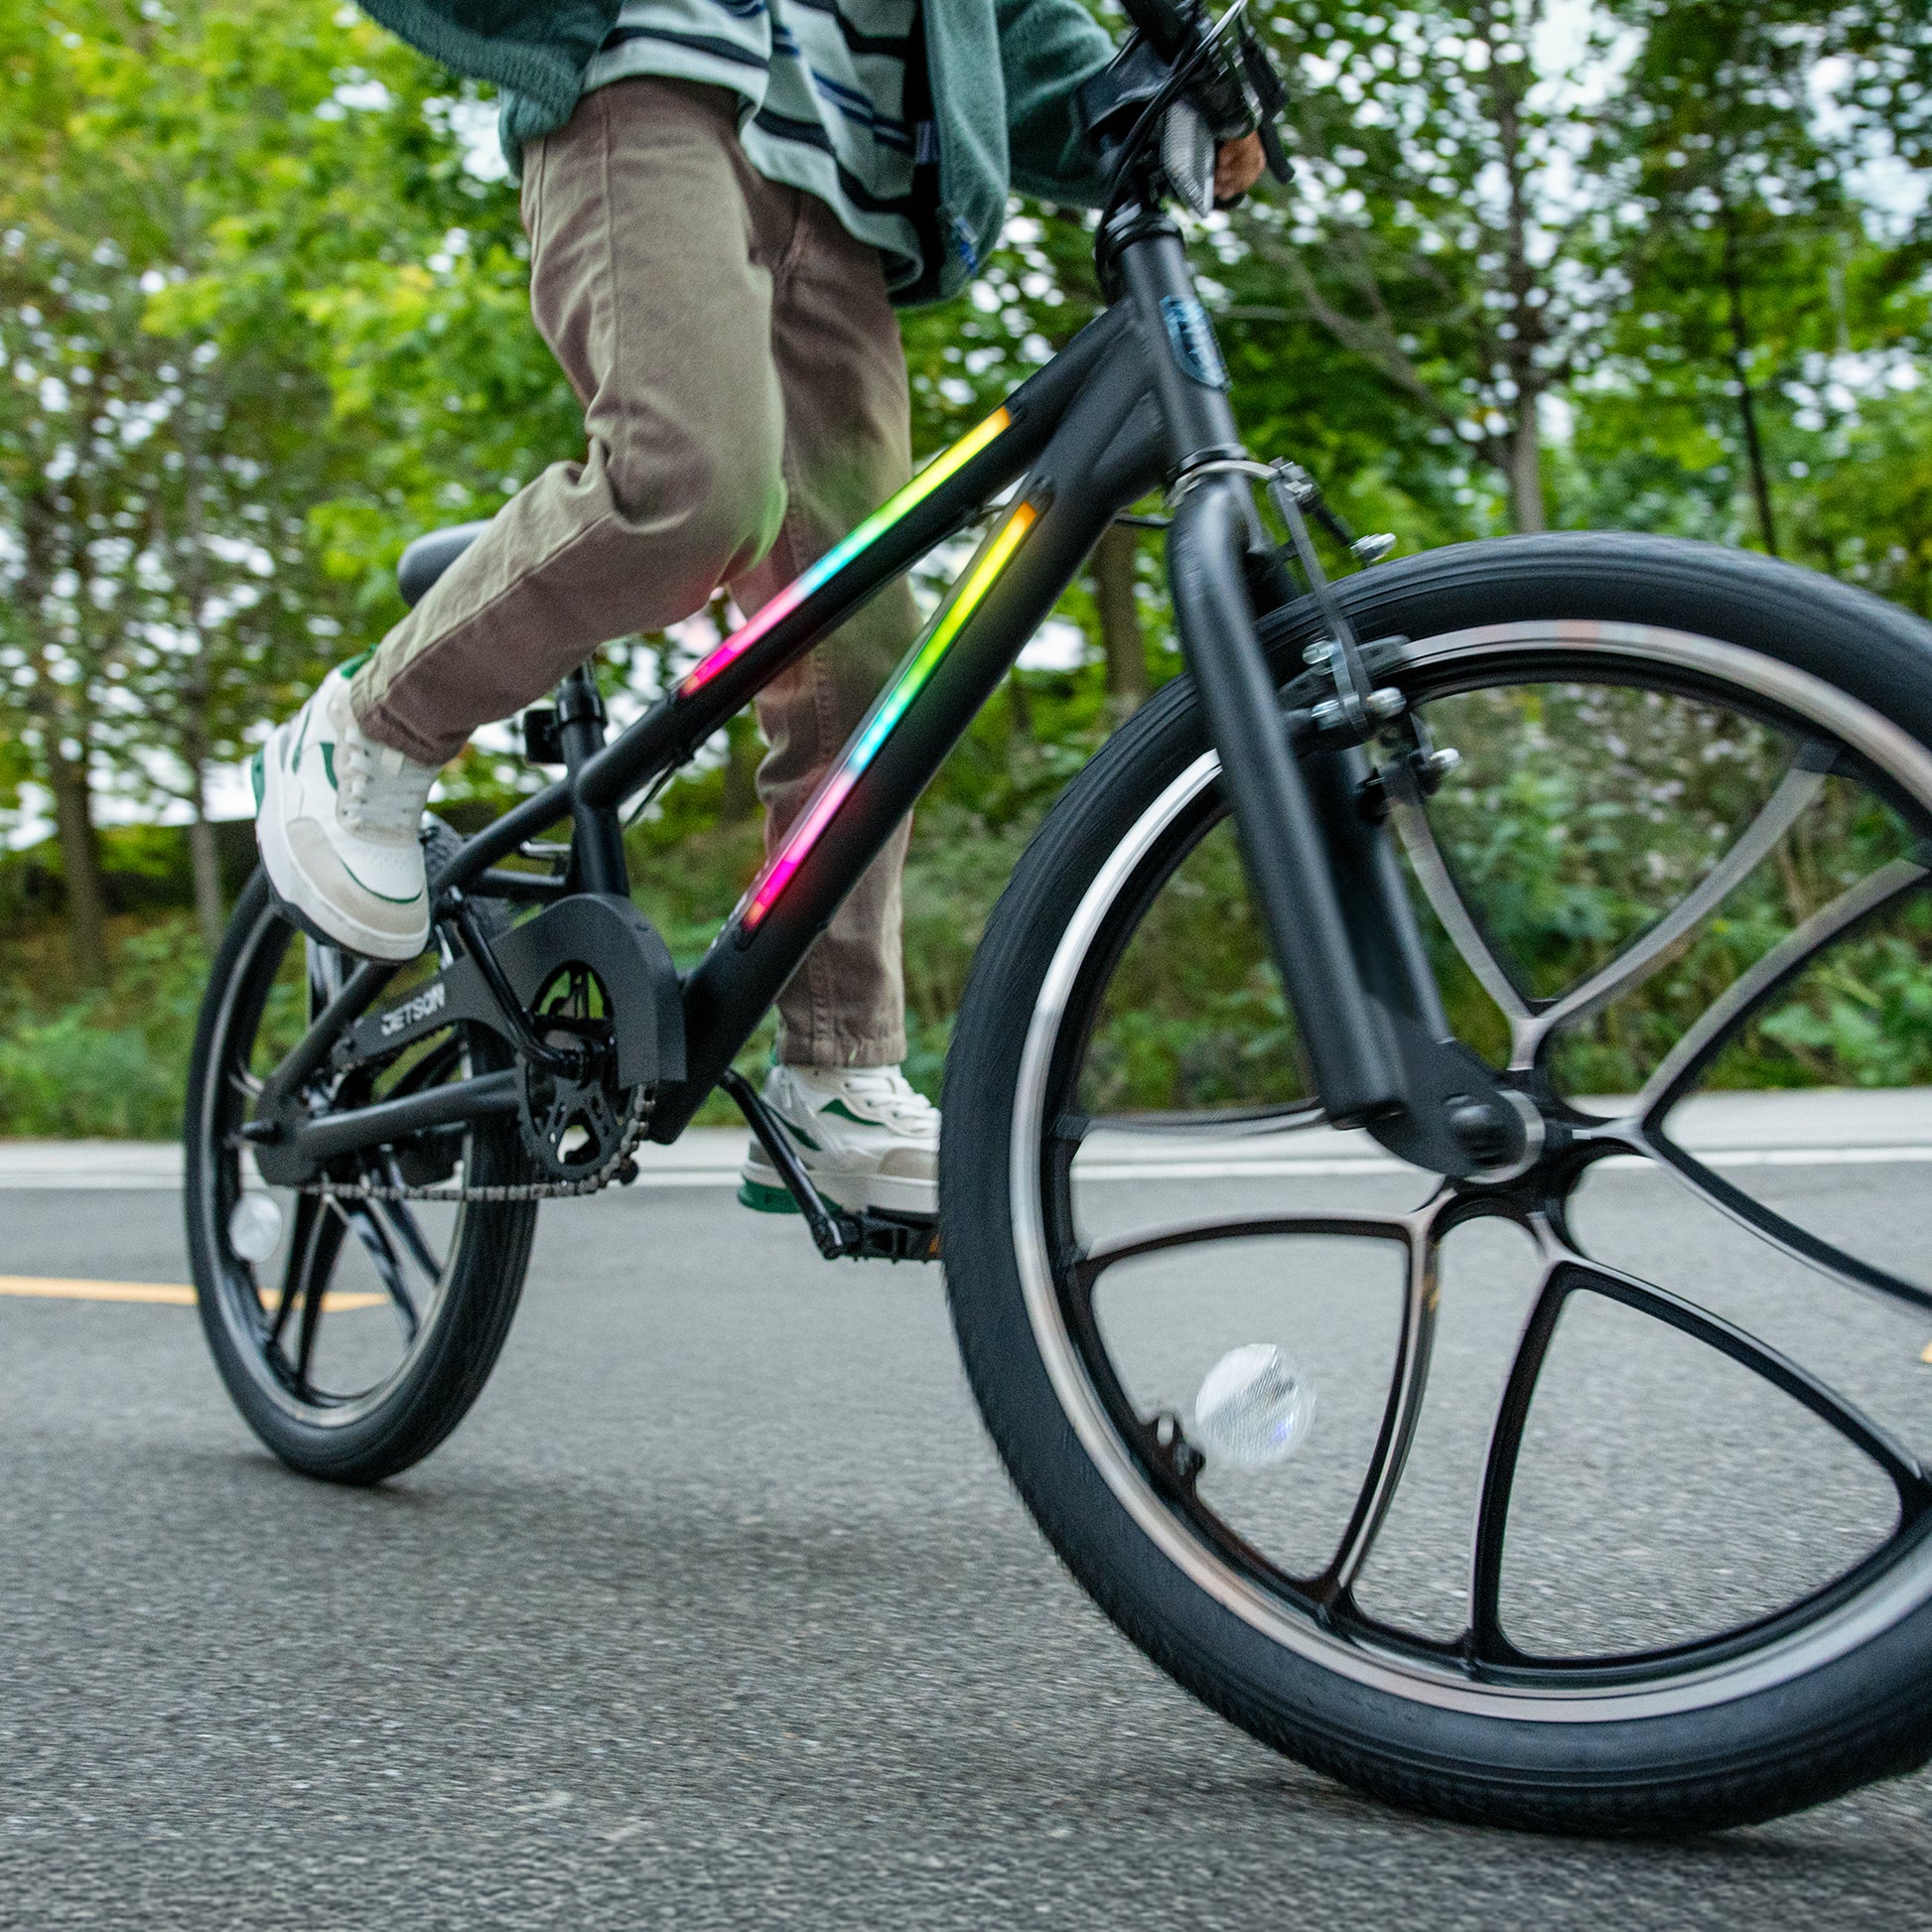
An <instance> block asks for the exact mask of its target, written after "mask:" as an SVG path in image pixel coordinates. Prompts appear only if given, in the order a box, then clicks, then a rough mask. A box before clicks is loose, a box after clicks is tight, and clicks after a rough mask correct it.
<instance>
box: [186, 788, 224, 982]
mask: <svg viewBox="0 0 1932 1932" xmlns="http://www.w3.org/2000/svg"><path fill="white" fill-rule="evenodd" d="M195 791H196V797H195V816H194V819H193V820H192V821H191V823H190V825H189V827H188V864H189V869H190V871H192V872H193V874H194V876H195V923H196V925H197V926H198V927H199V928H200V930H201V934H202V946H203V949H204V950H205V951H206V952H207V956H208V957H209V958H210V959H212V958H213V957H214V955H215V953H216V952H217V951H218V950H219V949H220V945H221V928H222V927H223V926H224V925H225V924H226V923H227V910H226V908H225V906H224V905H223V904H222V901H221V862H220V859H219V858H218V857H217V855H216V853H215V850H214V827H213V826H212V825H210V824H209V823H208V822H207V812H206V811H205V810H204V809H203V802H202V796H201V780H200V774H199V773H198V774H197V779H196V786H195Z"/></svg>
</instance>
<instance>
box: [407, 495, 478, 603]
mask: <svg viewBox="0 0 1932 1932" xmlns="http://www.w3.org/2000/svg"><path fill="white" fill-rule="evenodd" d="M488 528H489V519H488V518H487V517H484V518H483V521H482V522H480V523H452V524H451V525H450V527H449V528H448V529H447V530H432V531H431V532H430V533H429V535H428V536H425V537H418V538H417V539H416V541H415V542H414V543H412V544H411V545H410V546H409V548H408V549H407V550H405V551H404V552H403V553H402V555H401V557H399V558H398V559H397V561H396V589H397V590H399V591H400V592H401V593H402V601H403V602H404V603H405V604H412V605H413V604H420V603H421V602H422V600H423V598H424V596H425V595H426V594H427V593H428V591H429V587H430V586H431V585H432V584H433V583H435V582H436V580H437V579H438V578H439V577H441V576H442V575H443V573H444V572H445V571H446V570H448V569H449V567H450V566H451V565H452V564H453V563H455V562H456V560H457V559H458V558H459V557H460V556H462V555H463V553H464V552H465V551H466V550H468V549H469V548H470V546H471V545H472V544H473V543H475V542H476V540H477V539H478V538H479V537H480V536H482V535H483V532H484V531H485V530H486V529H488Z"/></svg>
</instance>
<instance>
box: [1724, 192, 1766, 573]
mask: <svg viewBox="0 0 1932 1932" xmlns="http://www.w3.org/2000/svg"><path fill="white" fill-rule="evenodd" d="M1724 276H1725V302H1726V304H1727V305H1728V307H1729V310H1730V374H1731V380H1732V381H1734V382H1735V383H1736V384H1737V418H1738V422H1739V425H1740V426H1741V428H1742V430H1743V432H1744V461H1745V463H1746V464H1747V465H1748V467H1749V469H1750V478H1751V500H1752V502H1754V503H1755V504H1756V505H1757V534H1758V537H1759V540H1760V541H1761V542H1762V543H1763V545H1764V554H1765V555H1766V556H1767V557H1775V556H1776V555H1777V554H1778V528H1777V522H1776V520H1775V518H1774V517H1773V516H1772V513H1771V478H1770V475H1769V473H1768V472H1767V471H1766V470H1765V468H1764V445H1763V443H1762V442H1761V441H1760V440H1759V437H1758V434H1757V397H1756V395H1755V394H1754V393H1753V391H1752V389H1751V378H1750V352H1751V332H1750V324H1749V321H1748V320H1747V318H1746V317H1745V314H1744V285H1743V279H1742V277H1741V276H1740V274H1739V272H1738V268H1737V234H1736V230H1735V229H1734V228H1733V227H1732V226H1731V224H1730V222H1729V221H1728V220H1726V221H1725V253H1724Z"/></svg>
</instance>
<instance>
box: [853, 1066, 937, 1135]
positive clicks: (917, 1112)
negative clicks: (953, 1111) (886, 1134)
mask: <svg viewBox="0 0 1932 1932" xmlns="http://www.w3.org/2000/svg"><path fill="white" fill-rule="evenodd" d="M838 1083H839V1087H840V1089H841V1091H842V1092H844V1093H846V1094H848V1095H849V1096H850V1097H851V1098H853V1099H854V1100H863V1101H865V1102H866V1103H867V1104H868V1105H869V1106H872V1107H876V1108H877V1109H878V1110H879V1112H880V1113H881V1114H882V1115H884V1116H885V1117H886V1119H887V1121H888V1123H889V1124H890V1125H891V1126H893V1127H895V1128H911V1129H914V1130H916V1129H919V1128H923V1127H928V1126H930V1125H931V1123H932V1122H933V1121H934V1120H935V1119H936V1118H937V1117H938V1113H939V1110H938V1108H937V1107H935V1106H934V1105H933V1104H932V1102H931V1101H929V1100H928V1099H927V1098H926V1097H925V1095H924V1094H922V1093H921V1092H920V1091H919V1090H918V1088H917V1087H915V1086H913V1085H912V1083H911V1082H910V1081H909V1080H907V1079H906V1077H905V1075H904V1074H903V1073H901V1072H900V1071H899V1070H898V1068H897V1067H896V1066H853V1067H845V1068H843V1069H841V1071H840V1073H839V1075H838ZM828 1084H829V1083H828Z"/></svg>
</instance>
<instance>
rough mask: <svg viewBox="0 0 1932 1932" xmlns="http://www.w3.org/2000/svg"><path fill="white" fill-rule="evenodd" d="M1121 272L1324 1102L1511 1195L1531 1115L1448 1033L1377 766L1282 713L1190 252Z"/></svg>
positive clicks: (1231, 779)
mask: <svg viewBox="0 0 1932 1932" xmlns="http://www.w3.org/2000/svg"><path fill="white" fill-rule="evenodd" d="M1118 259H1119V261H1120V264H1121V268H1122V272H1123V278H1124V280H1125V282H1126V284H1127V287H1128V290H1129V292H1130V294H1131V296H1132V298H1133V300H1134V304H1135V307H1136V310H1137V312H1138V314H1139V316H1140V319H1141V328H1142V334H1143V339H1144V340H1145V341H1146V342H1147V343H1148V344H1149V345H1150V348H1151V351H1152V352H1151V353H1150V355H1149V362H1150V364H1151V367H1152V373H1153V378H1154V386H1155V389H1156V391H1157V394H1158V396H1159V399H1160V402H1161V405H1162V413H1163V415H1164V417H1165V418H1166V422H1167V427H1168V434H1169V443H1170V452H1171V460H1172V464H1173V474H1176V475H1177V476H1178V478H1179V480H1180V481H1181V483H1184V484H1185V485H1186V486H1185V487H1184V488H1182V489H1181V492H1180V500H1179V503H1178V506H1177V508H1176V510H1175V512H1174V517H1173V528H1172V530H1171V531H1170V533H1169V551H1168V554H1169V570H1170V573H1171V576H1172V580H1173V598H1174V614H1175V617H1176V619H1177V620H1178V625H1179V630H1180V639H1181V648H1182V651H1183V654H1184V655H1185V658H1186V661H1187V668H1188V670H1189V671H1190V672H1191V673H1192V676H1193V679H1194V683H1195V687H1196V689H1197V690H1198V691H1199V693H1200V698H1201V706H1202V709H1203V711H1204V713H1205V714H1206V721H1207V730H1208V736H1209V739H1210V740H1211V742H1212V743H1213V746H1214V748H1215V750H1216V751H1217V752H1218V753H1219V754H1220V759H1221V782H1222V784H1223V786H1224V787H1225V789H1226V793H1227V798H1228V803H1229V804H1230V806H1231V807H1232V808H1233V812H1234V820H1235V828H1236V832H1237V835H1238V837H1239V841H1240V846H1241V852H1242V857H1243V860H1244V863H1245V865H1246V868H1247V873H1248V878H1249V881H1250V885H1251V887H1252V889H1253V892H1254V895H1255V898H1256V902H1257V903H1258V905H1259V907H1260V909H1261V915H1262V922H1263V925H1264V927H1265V929H1266V931H1267V934H1268V939H1269V945H1270V949H1271V951H1272V953H1273V955H1274V958H1275V962H1276V964H1277V966H1278V968H1279V969H1280V972H1281V975H1282V980H1283V984H1284V987H1285V990H1286V991H1287V993H1288V995H1289V998H1290V1001H1291V1003H1292V1005H1293V1007H1294V1010H1295V1015H1296V1019H1297V1022H1298V1023H1299V1027H1300V1031H1301V1035H1302V1038H1303V1041H1304V1044H1305V1046H1306V1050H1307V1052H1308V1056H1309V1061H1310V1066H1311V1073H1312V1075H1313V1079H1314V1083H1315V1088H1316V1091H1317V1093H1318V1094H1319V1096H1320V1099H1321V1102H1322V1105H1323V1107H1324V1109H1325V1110H1326V1112H1327V1114H1328V1116H1329V1118H1330V1119H1331V1120H1333V1121H1334V1122H1335V1124H1336V1125H1337V1126H1343V1127H1365V1128H1366V1129H1367V1130H1368V1131H1369V1132H1370V1133H1371V1134H1373V1135H1374V1136H1375V1138H1376V1139H1377V1140H1378V1141H1380V1142H1381V1143H1382V1144H1383V1145H1384V1146H1385V1147H1387V1148H1388V1149H1389V1150H1390V1152H1392V1153H1394V1154H1397V1155H1399V1156H1400V1157H1401V1158H1402V1159H1404V1160H1407V1161H1412V1162H1414V1163H1416V1164H1417V1165H1418V1166H1420V1167H1425V1168H1429V1169H1431V1170H1433V1171H1434V1172H1436V1173H1444V1174H1450V1175H1455V1176H1470V1175H1480V1176H1485V1177H1491V1178H1501V1177H1503V1176H1504V1175H1506V1174H1508V1173H1514V1172H1517V1171H1519V1170H1520V1168H1521V1167H1522V1166H1523V1165H1524V1164H1526V1163H1527V1161H1528V1160H1529V1159H1530V1158H1532V1157H1533V1154H1534V1151H1535V1150H1534V1149H1533V1148H1532V1146H1531V1145H1530V1143H1531V1139H1532V1136H1533V1134H1534V1131H1535V1125H1534V1123H1535V1115H1534V1110H1533V1109H1531V1108H1527V1107H1524V1106H1521V1105H1519V1103H1518V1102H1517V1101H1516V1100H1515V1099H1514V1098H1513V1097H1512V1095H1511V1094H1510V1093H1509V1092H1508V1090H1506V1089H1505V1088H1504V1087H1503V1086H1502V1085H1501V1084H1500V1082H1499V1081H1498V1080H1497V1078H1496V1076H1495V1074H1494V1073H1493V1072H1492V1071H1491V1070H1490V1069H1489V1068H1488V1067H1487V1066H1486V1065H1485V1064H1484V1063H1483V1061H1482V1060H1481V1059H1480V1058H1479V1057H1478V1056H1477V1055H1476V1054H1474V1053H1472V1052H1470V1051H1469V1049H1468V1048H1467V1047H1465V1046H1463V1045H1462V1044H1461V1042H1460V1041H1458V1040H1456V1039H1455V1038H1454V1037H1453V1035H1451V1033H1450V1030H1449V1020H1448V1017H1447V1015H1446V1014H1445V1013H1444V1010H1443V1003H1442V998H1441V995H1440V993H1439V992H1438V989H1437V986H1436V981H1435V976H1434V974H1433V973H1432V971H1431V970H1430V965H1429V957H1428V952H1427V949H1426V947H1425V946H1424V943H1423V938H1422V933H1421V930H1420V928H1419V927H1418V924H1417V921H1416V915H1415V909H1414V907H1413V905H1412V904H1411V902H1410V898H1409V895H1408V892H1407V890H1406V888H1405V886H1404V883H1403V879H1402V873H1401V869H1400V867H1399V865H1398V864H1397V861H1396V857H1395V853H1394V850H1393V848H1392V847H1391V845H1390V843H1389V836H1388V833H1387V831H1386V830H1385V828H1384V826H1383V824H1382V823H1381V820H1380V816H1379V815H1378V814H1374V813H1371V812H1370V811H1368V810H1366V809H1365V804H1366V795H1365V790H1364V787H1365V784H1366V782H1367V780H1368V778H1369V765H1368V760H1367V759H1366V758H1365V757H1364V756H1363V754H1362V752H1361V751H1360V750H1359V749H1355V748H1353V747H1349V746H1346V745H1342V746H1339V747H1337V746H1334V745H1332V744H1330V743H1328V742H1324V734H1323V732H1322V731H1321V730H1320V729H1318V728H1317V726H1316V725H1315V724H1314V722H1313V720H1312V718H1311V714H1309V713H1307V712H1302V713H1295V712H1285V711H1284V709H1283V706H1282V702H1281V698H1280V694H1279V692H1278V691H1277V688H1276V680H1275V677H1274V674H1273V672H1272V671H1271V669H1270V666H1269V663H1268V659H1267V655H1266V653H1265V652H1264V651H1263V649H1262V646H1261V641H1260V638H1259V637H1258V636H1257V635H1256V631H1255V624H1254V617H1253V612H1252V607H1251V603H1250V589H1249V584H1250V574H1251V563H1252V561H1253V559H1254V558H1255V557H1256V555H1257V554H1258V553H1259V552H1260V551H1261V550H1262V549H1263V548H1264V542H1263V537H1262V532H1261V528H1260V524H1259V520H1258V518H1257V516H1256V514H1255V507H1254V502H1253V498H1252V496H1251V495H1250V492H1249V487H1248V484H1247V483H1246V482H1245V481H1243V480H1242V478H1241V477H1240V476H1239V475H1238V474H1236V472H1238V471H1239V470H1240V469H1243V468H1248V467H1252V466H1247V465H1246V464H1245V459H1244V458H1243V456H1242V452H1241V446H1240V443H1239V440H1238V436H1237V433H1236V430H1235V426H1234V418H1233V413H1232V411H1231V410H1230V409H1229V407H1228V401H1227V396H1226V392H1225V389H1224V386H1223V384H1224V381H1225V377H1224V376H1223V375H1222V373H1221V370H1220V365H1219V356H1218V353H1217V352H1216V351H1215V349H1214V345H1213V338H1212V335H1211V333H1209V332H1208V328H1207V321H1206V317H1205V316H1204V314H1202V312H1201V309H1200V305H1199V303H1198V301H1197V300H1196V299H1195V297H1194V294H1193V289H1192V285H1191V283H1190V282H1189V280H1188V278H1187V272H1186V263H1185V259H1184V257H1183V255H1182V253H1181V250H1180V246H1179V242H1178V238H1177V237H1173V236H1172V232H1171V231H1170V232H1169V233H1167V234H1164V233H1162V232H1160V230H1159V228H1156V227H1152V226H1150V227H1148V228H1144V229H1143V230H1142V232H1141V233H1140V234H1138V235H1136V236H1134V237H1133V238H1132V240H1131V241H1130V242H1129V243H1127V245H1124V246H1122V247H1121V249H1120V250H1119V255H1118ZM1164 348H1165V349H1166V350H1167V351H1168V352H1166V353H1163V352H1162V350H1163V349H1164ZM1217 471H1218V474H1217ZM1190 472H1191V473H1192V474H1191V476H1190Z"/></svg>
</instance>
